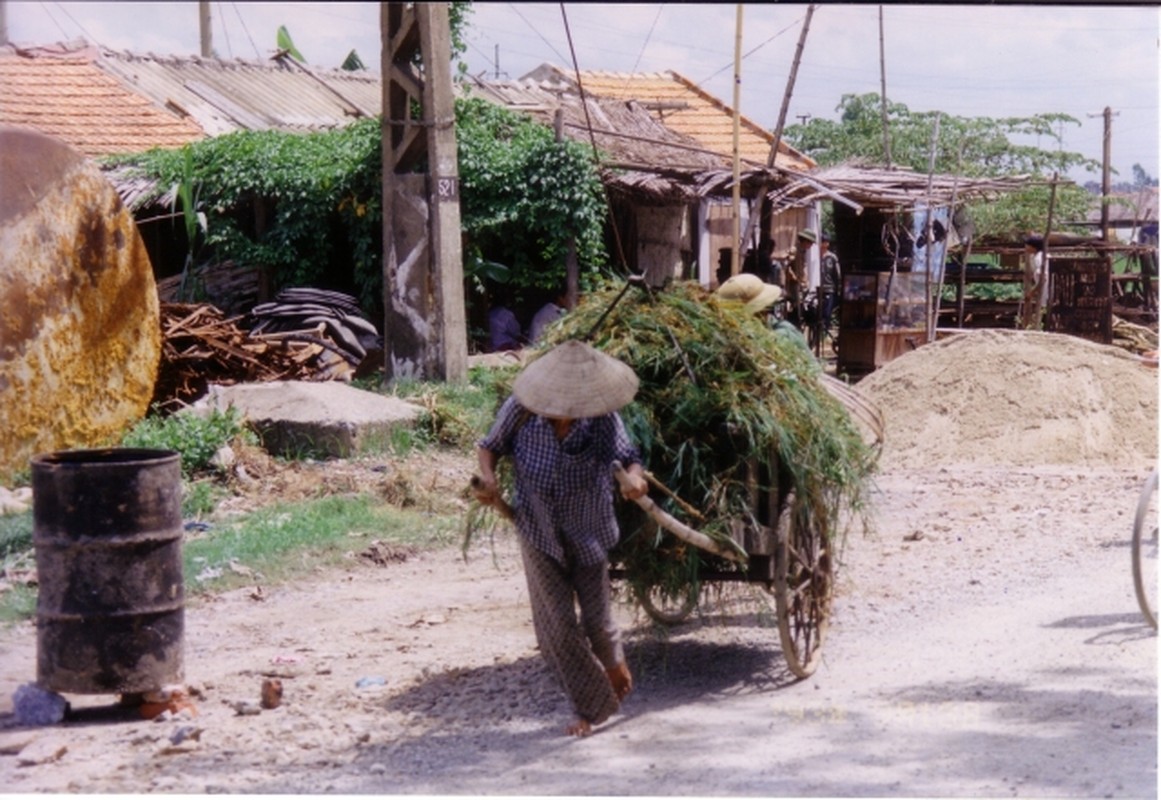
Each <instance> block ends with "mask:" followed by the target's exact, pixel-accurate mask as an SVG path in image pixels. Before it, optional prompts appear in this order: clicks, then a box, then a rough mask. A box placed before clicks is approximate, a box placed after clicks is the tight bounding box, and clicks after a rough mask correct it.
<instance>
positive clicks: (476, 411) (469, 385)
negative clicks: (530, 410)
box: [360, 367, 519, 456]
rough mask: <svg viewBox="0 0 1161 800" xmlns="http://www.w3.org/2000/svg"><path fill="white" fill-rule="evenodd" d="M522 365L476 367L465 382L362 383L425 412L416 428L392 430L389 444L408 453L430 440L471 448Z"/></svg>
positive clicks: (429, 443)
mask: <svg viewBox="0 0 1161 800" xmlns="http://www.w3.org/2000/svg"><path fill="white" fill-rule="evenodd" d="M518 372H519V368H518V367H474V368H472V369H470V370H469V371H468V380H467V381H466V382H463V383H439V382H432V381H415V380H400V381H396V382H395V383H393V384H392V385H391V386H390V387H389V388H384V387H383V386H382V385H377V386H361V387H360V388H365V389H367V390H368V391H375V392H379V393H381V394H387V395H390V396H392V397H398V398H399V399H400V400H406V401H407V402H409V403H414V404H415V405H418V406H420V407H422V408H423V409H424V411H425V412H426V413H424V414H423V416H422V417H421V418H420V419H419V421H418V423H417V425H416V426H415V427H414V428H413V429H406V428H399V429H396V430H393V431H392V433H391V436H390V441H389V442H387V443H386V444H387V447H388V449H389V450H390V452H391V453H393V454H394V455H399V456H405V455H407V454H408V453H410V452H412V451H414V450H424V449H426V448H428V447H431V446H440V447H454V448H465V449H468V450H472V449H474V448H475V446H476V441H477V440H478V439H479V438H480V437H481V436H483V435H484V434H485V433H486V432H487V431H488V428H489V426H490V425H491V424H492V420H493V419H494V418H495V416H496V409H497V408H498V407H499V401H500V400H501V399H503V398H504V397H507V395H508V394H509V392H510V391H511V384H512V381H513V380H515V377H516V374H517V373H518Z"/></svg>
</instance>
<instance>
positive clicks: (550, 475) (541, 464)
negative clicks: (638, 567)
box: [479, 397, 641, 566]
mask: <svg viewBox="0 0 1161 800" xmlns="http://www.w3.org/2000/svg"><path fill="white" fill-rule="evenodd" d="M479 446H480V447H482V448H484V449H485V450H490V451H492V452H493V453H495V454H496V456H497V457H503V456H510V457H511V458H512V465H513V468H514V470H515V476H516V491H515V496H514V498H513V503H512V509H513V511H514V512H515V517H516V527H517V529H518V530H519V531H520V533H521V534H522V535H523V536H524V537H525V538H526V539H527V541H528V542H529V544H531V545H532V546H533V547H535V548H536V549H537V550H539V551H540V552H542V553H544V554H545V555H548V556H550V557H551V558H553V559H555V560H556V561H557V562H559V563H561V564H565V563H566V560H565V549H566V546H567V550H568V555H569V556H570V557H571V558H574V559H576V562H577V563H578V564H581V565H585V566H588V565H592V564H598V563H600V562H602V561H604V560H606V559H607V558H608V552H609V550H610V549H611V548H612V547H613V546H614V545H615V544H616V543H617V539H618V538H619V536H620V531H619V529H618V528H617V518H616V514H615V511H614V508H613V487H614V483H615V481H614V479H613V472H612V466H611V465H612V463H613V461H620V462H621V464H622V465H624V466H625V467H628V466H629V465H630V464H636V463H639V462H640V461H641V457H640V455H639V454H638V451H637V448H636V447H634V446H633V444H632V442H630V441H629V435H628V433H627V432H626V431H625V424H624V423H623V422H622V421H621V417H620V415H619V414H616V413H612V414H605V415H604V416H600V417H591V418H588V419H578V420H574V421H573V425H572V430H570V431H569V433H568V435H567V436H566V437H565V438H564V440H563V441H557V438H556V433H555V432H554V430H553V427H552V422H551V421H550V420H547V419H545V418H544V417H540V416H538V415H536V414H530V413H529V412H527V411H526V410H525V409H524V407H523V406H521V405H520V404H519V403H518V402H516V399H515V398H514V397H509V398H508V399H507V400H505V401H504V404H503V405H502V406H501V407H500V411H499V413H498V414H497V415H496V420H495V422H493V423H492V429H491V430H490V431H489V432H488V435H487V436H485V437H484V438H483V439H481V440H480V442H479Z"/></svg>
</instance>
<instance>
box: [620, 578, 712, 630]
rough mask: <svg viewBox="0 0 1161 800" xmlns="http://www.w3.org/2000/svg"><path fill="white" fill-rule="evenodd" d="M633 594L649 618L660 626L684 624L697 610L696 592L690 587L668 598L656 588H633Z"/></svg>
mask: <svg viewBox="0 0 1161 800" xmlns="http://www.w3.org/2000/svg"><path fill="white" fill-rule="evenodd" d="M633 594H634V595H635V596H636V598H637V602H638V603H640V604H641V608H643V609H645V613H646V614H648V615H649V618H650V619H652V620H653V621H654V622H659V623H661V624H662V625H677V624H678V623H680V622H684V621H685V620H686V619H687V618H688V617H689V615H690V614H692V613H693V610H694V609H695V608H697V601H698V591H697V589H696V588H695V587H694V586H692V585H690V586H687V587H686V588H685V590H684V591H683V593H682V594H681V595H680V596H678V597H670V596H668V595H666V594H664V593H663V592H661V591H660V589H659V588H658V587H656V586H650V587H648V588H635V589H634V590H633Z"/></svg>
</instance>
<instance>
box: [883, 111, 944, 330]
mask: <svg viewBox="0 0 1161 800" xmlns="http://www.w3.org/2000/svg"><path fill="white" fill-rule="evenodd" d="M942 118H943V115H942V114H940V113H938V112H937V113H936V115H935V125H933V126H932V130H931V155H930V157H929V158H928V165H927V194H926V199H925V200H924V203H925V205H926V211H927V218H926V222H925V223H924V225H923V246H924V247H925V248H926V250H925V251H924V258H926V260H927V264H926V267H927V270H926V272H927V290H926V292H925V294H926V300H927V302H926V303H925V304H924V309H923V311H924V313H925V314H926V315H927V330H928V334H930V333H931V316H932V307H933V305H934V303H933V302H932V297H931V251H932V250H934V249H935V248H934V242H932V241H931V238H932V237H931V221H932V217H933V216H934V209H932V207H931V184H932V182H933V181H934V180H935V156H936V154H937V153H938V152H939V120H940V119H942ZM914 271H915V268H914V266H912V272H914ZM888 302H889V300H888ZM929 341H930V340H929Z"/></svg>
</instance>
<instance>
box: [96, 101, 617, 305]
mask: <svg viewBox="0 0 1161 800" xmlns="http://www.w3.org/2000/svg"><path fill="white" fill-rule="evenodd" d="M456 116H457V149H458V152H459V172H460V187H461V189H460V193H461V224H462V228H463V231H464V244H465V251H464V258H465V264H466V266H467V271H468V273H469V275H471V274H472V266H473V264H480V263H486V262H488V261H491V262H498V263H500V264H503V265H505V266H507V267H508V270H507V276H508V283H509V285H510V286H511V287H512V288H513V289H514V290H516V291H520V290H522V289H527V290H535V289H542V288H547V287H552V286H554V285H556V284H558V283H559V282H560V281H561V280H562V279H563V277H564V256H565V252H566V251H567V249H568V242H569V238H570V237H575V241H576V248H577V253H578V258H579V262H580V264H581V267H582V273H588V274H590V275H591V274H593V273H594V272H595V271H597V270H599V269H600V268H601V267H602V266H603V265H604V263H605V260H606V259H605V252H604V247H603V235H602V232H603V222H604V219H605V216H606V206H605V200H604V195H603V192H602V189H601V184H600V179H599V177H598V176H597V173H596V171H595V169H594V168H593V166H592V160H591V155H590V153H589V151H588V150H587V149H586V148H585V147H583V146H581V145H579V144H577V143H574V142H561V143H558V142H555V141H554V140H553V134H552V131H551V130H550V129H549V128H547V127H545V126H543V125H539V124H536V123H534V122H532V121H531V120H529V119H527V118H525V117H522V116H520V115H517V114H514V113H512V112H508V111H506V110H504V109H501V108H499V107H497V106H494V105H492V104H490V103H487V102H485V101H483V100H479V99H469V100H459V101H457V103H456ZM380 142H381V128H380V121H379V119H378V118H375V119H364V120H359V121H357V122H355V123H354V124H352V125H350V126H348V127H346V128H344V129H342V130H337V131H329V132H324V133H308V134H290V133H282V132H277V131H260V132H252V131H242V132H237V133H231V134H226V135H224V136H218V137H214V138H212V139H207V140H205V141H202V142H197V143H194V144H191V145H188V146H187V147H186V148H184V149H182V150H153V151H150V152H148V153H145V154H142V155H134V156H128V157H119V158H116V159H110V160H109V161H108V162H107V163H110V164H128V165H131V166H133V167H134V168H135V170H136V171H137V172H139V173H140V174H141V175H143V176H146V177H150V178H153V179H154V180H155V181H156V184H157V185H156V189H155V191H154V195H153V197H152V198H150V199H151V200H153V201H157V200H159V198H160V197H161V196H162V195H163V194H164V193H166V192H167V191H168V190H170V189H171V188H173V187H179V188H180V187H182V186H185V187H186V189H187V191H179V192H178V194H179V197H180V196H186V197H189V196H193V195H196V196H197V198H198V203H199V208H198V211H201V212H204V214H205V227H204V232H203V236H204V243H203V248H202V252H203V253H204V252H209V253H212V258H213V259H216V260H218V261H225V260H233V261H234V262H235V263H237V264H244V265H262V266H265V267H267V268H268V269H269V270H270V273H271V275H272V277H273V281H274V285H275V288H276V289H277V288H281V287H283V286H291V285H296V286H303V285H315V286H333V285H334V282H335V281H334V278H335V276H336V275H337V274H349V275H351V276H353V281H354V283H355V288H356V293H357V294H358V296H359V299H360V301H361V302H362V304H363V305H364V307H366V308H368V309H375V308H378V307H380V303H381V302H382V300H381V298H382V280H383V278H382V249H383V248H382V235H383V234H382V218H383V217H382V167H381V163H382V157H381V151H380ZM191 183H192V184H193V185H192V187H191V186H190V184H191ZM191 188H192V189H193V190H194V192H193V195H191V194H190V192H189V191H188V190H189V189H191ZM177 210H178V211H179V213H180V211H181V209H177ZM345 262H349V263H345Z"/></svg>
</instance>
